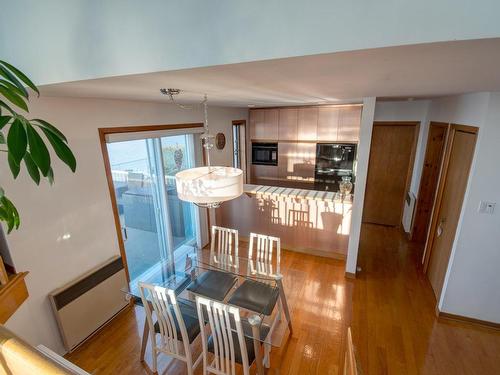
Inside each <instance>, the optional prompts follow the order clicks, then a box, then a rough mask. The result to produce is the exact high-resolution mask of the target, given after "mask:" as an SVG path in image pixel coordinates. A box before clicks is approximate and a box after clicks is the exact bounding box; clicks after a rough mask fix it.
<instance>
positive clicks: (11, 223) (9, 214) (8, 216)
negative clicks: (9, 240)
mask: <svg viewBox="0 0 500 375" xmlns="http://www.w3.org/2000/svg"><path fill="white" fill-rule="evenodd" d="M0 207H1V208H3V212H2V215H1V216H3V217H5V220H4V221H5V222H6V223H7V228H8V231H7V233H10V232H11V231H12V229H14V228H16V229H18V228H19V224H20V223H21V221H20V218H19V212H18V211H17V209H16V207H15V206H14V204H13V203H12V202H11V201H10V200H9V199H8V198H7V197H6V196H5V195H4V196H2V198H0Z"/></svg>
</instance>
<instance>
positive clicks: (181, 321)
mask: <svg viewBox="0 0 500 375" xmlns="http://www.w3.org/2000/svg"><path fill="white" fill-rule="evenodd" d="M139 290H140V293H141V299H142V303H143V305H144V309H145V310H146V320H147V323H148V326H149V337H150V339H151V350H152V357H153V373H157V369H158V356H159V354H160V353H164V354H166V355H168V356H170V357H173V358H176V359H179V360H181V361H184V362H186V365H187V373H188V375H192V374H193V371H194V369H195V368H196V367H197V366H198V364H199V363H200V361H201V358H202V355H201V354H200V355H199V356H198V358H197V359H196V361H194V362H193V355H192V352H191V343H192V342H193V341H194V340H195V339H196V337H197V336H198V335H199V333H200V324H199V321H198V319H196V318H195V317H194V316H193V315H195V314H193V313H191V314H188V313H187V311H183V310H185V309H187V308H189V307H188V306H185V307H184V306H183V305H179V304H178V303H177V299H176V297H175V292H174V291H173V290H171V289H166V288H163V287H161V286H155V285H151V284H146V283H143V282H139ZM153 313H154V315H155V317H156V323H154V321H153ZM157 334H159V335H160V340H159V342H158V341H157V337H156V335H157Z"/></svg>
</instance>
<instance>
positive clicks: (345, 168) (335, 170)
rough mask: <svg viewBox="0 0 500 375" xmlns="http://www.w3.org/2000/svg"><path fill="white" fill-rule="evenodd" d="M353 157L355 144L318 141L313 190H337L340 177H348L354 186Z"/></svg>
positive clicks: (354, 157)
mask: <svg viewBox="0 0 500 375" xmlns="http://www.w3.org/2000/svg"><path fill="white" fill-rule="evenodd" d="M355 159H356V144H353V143H318V144H317V145H316V166H315V170H314V181H315V184H314V185H315V186H314V188H315V190H320V191H323V190H328V191H339V183H340V181H342V177H350V178H351V182H353V186H354V179H355V176H354V161H355ZM353 190H354V188H353Z"/></svg>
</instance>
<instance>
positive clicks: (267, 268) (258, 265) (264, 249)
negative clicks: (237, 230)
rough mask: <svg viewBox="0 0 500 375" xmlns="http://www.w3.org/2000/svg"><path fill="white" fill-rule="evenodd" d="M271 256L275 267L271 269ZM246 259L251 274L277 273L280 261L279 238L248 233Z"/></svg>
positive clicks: (268, 274)
mask: <svg viewBox="0 0 500 375" xmlns="http://www.w3.org/2000/svg"><path fill="white" fill-rule="evenodd" d="M254 247H255V249H254ZM274 254H276V256H274ZM273 258H275V259H276V261H275V262H274V263H275V264H276V268H275V269H273ZM248 259H249V260H250V269H251V273H252V274H258V275H265V276H271V275H275V274H278V273H279V272H280V262H281V240H280V239H279V238H278V237H273V236H267V235H264V234H257V233H250V244H249V245H248Z"/></svg>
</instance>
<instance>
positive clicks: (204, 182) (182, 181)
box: [168, 89, 243, 208]
mask: <svg viewBox="0 0 500 375" xmlns="http://www.w3.org/2000/svg"><path fill="white" fill-rule="evenodd" d="M168 90H171V89H168ZM171 100H172V101H173V97H172V96H171ZM202 104H203V110H204V115H205V123H204V128H205V131H204V133H203V134H202V135H201V137H200V138H201V140H202V145H203V148H204V149H205V155H206V160H207V165H206V166H204V167H199V168H190V169H186V170H184V171H181V172H178V173H177V174H176V175H175V183H176V186H177V195H178V197H179V199H181V200H183V201H186V202H192V203H194V204H196V205H198V206H200V207H205V208H217V207H219V206H220V205H221V203H222V202H225V201H229V200H231V199H234V198H237V197H239V196H240V195H241V194H243V171H242V170H241V169H238V168H231V167H222V166H212V165H211V164H210V150H211V149H212V148H213V147H214V139H215V137H214V135H212V134H210V131H209V129H208V100H207V95H206V94H205V97H204V100H203V103H202Z"/></svg>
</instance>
